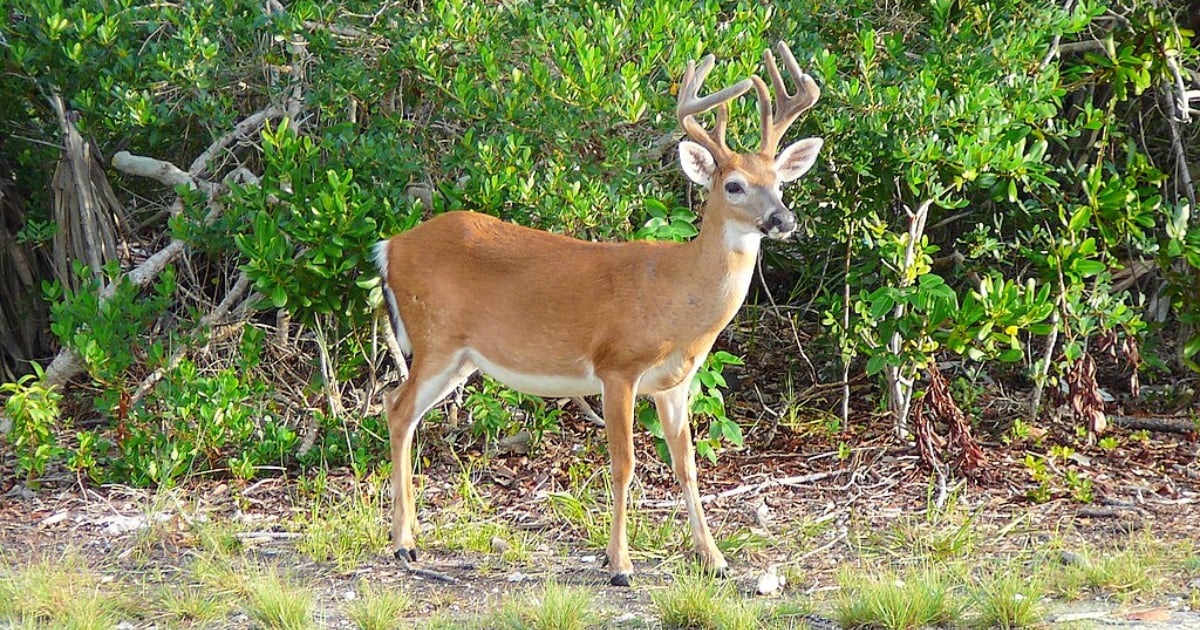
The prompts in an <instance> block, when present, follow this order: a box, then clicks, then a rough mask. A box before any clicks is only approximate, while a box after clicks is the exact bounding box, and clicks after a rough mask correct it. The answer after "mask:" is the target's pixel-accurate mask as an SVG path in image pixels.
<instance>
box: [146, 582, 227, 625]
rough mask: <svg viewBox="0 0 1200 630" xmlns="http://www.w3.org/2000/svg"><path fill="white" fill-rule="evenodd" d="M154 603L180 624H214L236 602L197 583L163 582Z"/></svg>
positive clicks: (224, 615) (221, 618) (222, 617)
mask: <svg viewBox="0 0 1200 630" xmlns="http://www.w3.org/2000/svg"><path fill="white" fill-rule="evenodd" d="M154 604H155V607H156V608H157V609H159V610H160V611H161V612H162V613H163V614H165V615H166V616H167V617H168V618H169V619H171V620H172V621H174V622H177V623H179V624H201V625H214V624H216V622H218V621H220V620H223V619H225V618H227V617H228V616H229V613H230V612H232V611H233V610H234V602H233V601H231V600H230V599H229V598H226V597H221V596H219V594H215V593H213V592H211V591H209V590H207V589H205V588H204V587H203V586H202V585H196V584H186V585H179V584H175V583H166V584H163V585H161V586H160V587H159V588H158V589H157V596H156V597H155V598H154Z"/></svg>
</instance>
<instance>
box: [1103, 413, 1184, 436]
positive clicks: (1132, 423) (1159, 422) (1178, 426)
mask: <svg viewBox="0 0 1200 630" xmlns="http://www.w3.org/2000/svg"><path fill="white" fill-rule="evenodd" d="M1108 419H1109V421H1110V422H1112V424H1113V426H1117V427H1121V428H1122V429H1130V430H1133V431H1154V432H1156V433H1184V434H1187V433H1195V432H1196V431H1200V425H1198V424H1197V423H1196V421H1195V420H1193V419H1191V418H1166V417H1162V416H1157V417H1155V416H1147V417H1135V416H1109V418H1108Z"/></svg>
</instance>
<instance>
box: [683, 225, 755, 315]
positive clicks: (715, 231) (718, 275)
mask: <svg viewBox="0 0 1200 630" xmlns="http://www.w3.org/2000/svg"><path fill="white" fill-rule="evenodd" d="M761 241H762V235H761V234H760V233H759V232H757V231H753V232H750V231H747V230H746V229H745V228H744V227H743V226H741V225H739V224H735V223H733V222H731V221H727V220H726V219H725V218H724V217H723V216H722V213H721V212H717V211H714V210H713V209H711V208H709V209H707V211H706V212H705V218H704V223H703V224H701V226H700V234H699V235H698V236H696V238H694V239H692V241H691V242H689V243H687V245H686V247H687V249H688V250H690V251H689V252H688V254H689V256H688V257H687V258H688V264H689V265H690V268H691V273H690V274H689V275H691V277H692V278H694V280H695V287H694V293H693V299H696V300H699V301H702V302H705V303H708V304H709V305H710V306H711V307H713V312H714V314H716V315H717V316H718V317H719V318H720V319H721V320H723V323H722V325H724V323H728V321H729V320H730V319H732V318H733V314H734V313H735V312H736V311H737V309H738V308H739V307H741V305H742V302H743V301H745V299H746V291H747V290H748V289H749V288H750V278H751V276H752V275H753V273H754V263H755V260H757V258H758V250H759V246H760V243H761Z"/></svg>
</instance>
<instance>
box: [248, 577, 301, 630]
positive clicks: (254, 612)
mask: <svg viewBox="0 0 1200 630" xmlns="http://www.w3.org/2000/svg"><path fill="white" fill-rule="evenodd" d="M245 593H246V604H245V606H246V613H247V614H249V615H250V618H251V619H253V620H255V621H256V622H258V624H259V625H260V626H262V627H264V628H272V629H277V630H297V629H302V628H303V629H307V628H315V627H316V623H315V622H314V620H313V615H312V613H313V594H312V592H311V591H310V590H308V589H305V588H301V587H298V586H295V585H293V584H291V583H290V582H288V580H286V579H285V578H284V577H283V576H280V575H279V574H278V573H276V572H275V570H274V569H267V570H264V571H261V572H259V573H258V574H256V575H252V576H247V578H246V581H245Z"/></svg>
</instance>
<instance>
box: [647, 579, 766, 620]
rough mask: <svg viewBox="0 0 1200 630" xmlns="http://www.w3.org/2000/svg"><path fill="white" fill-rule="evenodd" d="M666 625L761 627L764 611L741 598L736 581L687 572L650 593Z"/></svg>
mask: <svg viewBox="0 0 1200 630" xmlns="http://www.w3.org/2000/svg"><path fill="white" fill-rule="evenodd" d="M650 599H651V601H652V602H654V607H655V610H656V611H657V612H658V616H659V618H660V619H661V620H662V622H663V625H665V626H666V627H669V628H696V629H700V630H718V629H720V630H726V629H728V630H741V629H743V628H744V629H750V628H758V627H760V626H761V625H762V620H761V616H762V615H763V613H764V612H765V611H764V610H763V609H762V608H761V607H759V606H757V605H756V604H754V603H751V602H744V601H742V600H741V599H740V598H739V597H738V595H737V591H736V590H735V588H734V586H733V583H732V582H730V581H727V580H714V579H713V578H711V577H709V576H706V575H703V574H691V573H684V574H681V575H680V576H678V577H677V578H676V580H675V582H674V583H673V584H671V585H670V586H668V587H666V588H664V589H662V590H659V591H655V592H653V593H651V594H650Z"/></svg>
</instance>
